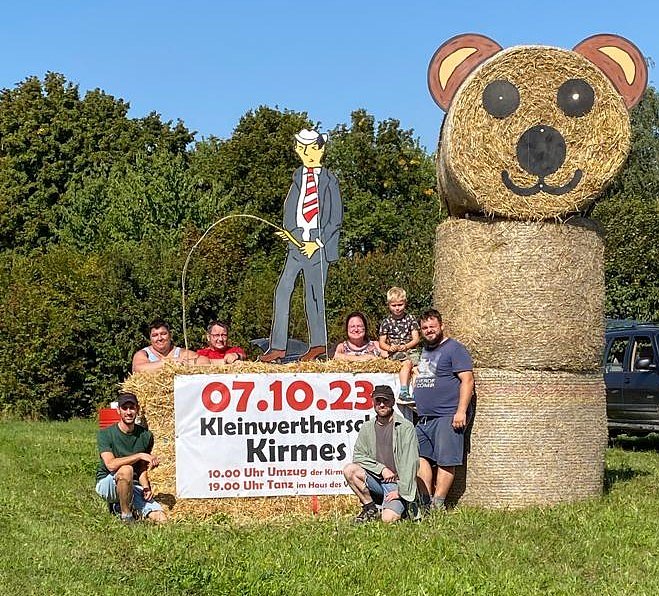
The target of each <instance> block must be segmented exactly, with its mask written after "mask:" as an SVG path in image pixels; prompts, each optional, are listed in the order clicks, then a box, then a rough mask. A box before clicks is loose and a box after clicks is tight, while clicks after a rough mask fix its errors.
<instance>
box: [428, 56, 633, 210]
mask: <svg viewBox="0 0 659 596" xmlns="http://www.w3.org/2000/svg"><path fill="white" fill-rule="evenodd" d="M569 79H583V80H585V81H586V82H587V83H588V84H589V85H590V86H591V87H592V88H593V90H594V92H595V103H594V106H593V108H592V109H591V111H590V112H589V113H587V114H585V115H584V116H581V117H570V116H567V115H565V114H564V113H563V111H562V110H561V109H560V108H559V106H558V104H557V101H556V98H557V93H558V90H559V88H560V86H561V85H562V84H563V83H564V82H565V81H567V80H569ZM496 80H505V81H508V82H510V83H512V84H513V85H514V86H515V87H517V89H518V90H519V94H520V104H519V107H518V108H517V110H516V111H515V112H514V114H512V115H510V116H508V117H506V118H495V117H493V116H492V115H490V114H489V113H488V112H487V111H486V110H485V109H484V108H483V100H482V96H483V90H484V89H485V87H486V86H487V85H488V84H489V83H490V82H492V81H496ZM538 125H545V126H551V127H552V128H554V129H556V130H557V131H559V132H560V134H561V135H562V136H563V138H564V139H565V144H566V158H565V161H564V163H563V165H562V166H561V167H560V168H559V169H558V170H557V171H556V172H554V173H552V174H549V175H548V176H547V178H546V181H545V182H546V183H547V184H550V185H552V186H556V187H560V186H563V185H565V184H567V183H568V182H570V180H571V179H572V178H573V176H574V174H575V172H576V171H577V170H581V172H582V174H583V178H582V180H581V181H580V182H579V184H578V185H577V186H576V188H574V189H573V190H571V191H569V192H566V193H565V194H561V195H558V196H557V195H553V194H549V193H545V192H539V193H537V194H534V195H532V196H528V197H524V196H519V195H517V194H515V193H513V192H512V191H510V190H508V189H507V188H506V186H505V185H504V184H503V182H502V172H504V171H506V172H508V174H509V175H510V178H511V179H512V181H513V182H514V183H515V184H516V185H518V186H520V187H532V186H533V185H534V184H536V183H537V182H538V178H537V177H536V176H533V175H532V174H530V173H529V172H527V171H526V170H524V169H523V168H522V167H521V166H520V164H519V163H518V161H517V157H516V151H517V143H518V140H519V139H520V137H521V136H522V135H523V134H524V132H525V131H526V130H527V129H529V128H531V127H534V126H538ZM630 139H631V127H630V122H629V114H628V112H627V109H626V107H625V104H624V102H623V100H622V98H621V97H620V95H619V94H618V92H617V91H616V90H615V88H614V87H613V85H612V84H611V82H610V81H609V79H608V78H607V77H606V76H605V75H604V74H603V73H602V71H600V70H599V69H598V68H597V67H595V66H594V65H593V64H592V63H591V62H590V61H589V60H587V59H586V58H585V57H583V56H581V55H580V54H577V53H575V52H571V51H567V50H561V49H558V48H550V47H544V46H517V47H513V48H509V49H506V50H504V51H502V52H500V53H499V54H497V55H496V56H494V57H493V58H491V59H489V60H487V61H486V62H484V63H483V64H482V65H481V66H480V67H479V68H477V69H476V70H475V71H474V72H473V73H472V74H470V75H469V77H468V78H467V79H466V80H465V82H464V83H463V84H462V86H461V87H460V89H459V90H458V92H457V94H456V96H455V98H454V99H453V102H452V104H451V107H450V108H449V111H448V113H447V115H446V118H445V121H444V125H443V128H442V136H441V140H440V151H439V154H438V163H437V172H438V180H439V190H440V195H441V196H442V198H443V199H444V201H445V202H446V203H447V204H448V206H449V212H450V213H451V214H452V215H455V216H460V215H462V214H464V213H467V212H469V213H485V214H487V215H498V216H504V217H510V218H514V219H532V220H542V219H562V218H563V217H564V216H565V215H567V214H570V213H575V212H583V210H584V209H586V208H587V207H588V206H589V205H590V204H591V203H592V202H593V200H594V199H595V198H596V197H597V195H599V194H600V192H601V191H602V190H603V189H604V188H605V187H606V185H607V184H608V183H609V182H610V181H611V180H612V179H613V178H614V177H615V175H616V174H617V173H618V172H619V171H620V169H621V168H622V166H623V164H624V162H625V160H626V158H627V155H628V153H629V149H630Z"/></svg>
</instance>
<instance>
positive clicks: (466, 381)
mask: <svg viewBox="0 0 659 596" xmlns="http://www.w3.org/2000/svg"><path fill="white" fill-rule="evenodd" d="M458 378H459V379H460V397H459V399H458V410H457V412H456V413H455V415H454V416H453V428H455V429H460V428H464V427H465V426H467V408H468V407H469V402H471V396H472V394H473V393H474V373H473V372H472V371H470V370H465V371H463V372H459V373H458Z"/></svg>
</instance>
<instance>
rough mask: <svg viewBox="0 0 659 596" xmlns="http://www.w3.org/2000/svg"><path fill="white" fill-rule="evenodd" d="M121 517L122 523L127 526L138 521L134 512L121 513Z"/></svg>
mask: <svg viewBox="0 0 659 596" xmlns="http://www.w3.org/2000/svg"><path fill="white" fill-rule="evenodd" d="M120 519H121V523H122V524H126V525H127V526H129V525H130V524H134V523H135V521H136V520H135V518H134V517H133V514H132V513H129V514H128V515H123V514H121V518H120Z"/></svg>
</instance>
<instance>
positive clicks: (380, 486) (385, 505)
mask: <svg viewBox="0 0 659 596" xmlns="http://www.w3.org/2000/svg"><path fill="white" fill-rule="evenodd" d="M366 488H368V492H369V493H371V497H373V501H374V502H375V503H377V504H378V505H382V509H391V510H392V511H393V512H394V513H396V514H397V515H399V516H400V517H403V514H404V513H405V510H406V509H407V507H406V505H405V501H404V500H403V499H401V498H400V497H399V498H397V499H391V501H386V502H385V500H384V498H385V496H387V495H388V494H389V493H391V492H394V491H397V490H398V484H397V483H396V482H384V481H383V480H382V479H381V478H378V477H377V476H374V475H373V474H371V473H370V472H369V471H368V470H366Z"/></svg>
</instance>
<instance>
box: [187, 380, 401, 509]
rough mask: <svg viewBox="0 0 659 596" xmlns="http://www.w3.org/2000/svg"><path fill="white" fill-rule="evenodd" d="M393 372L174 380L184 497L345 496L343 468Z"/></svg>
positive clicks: (395, 387) (394, 382) (395, 382)
mask: <svg viewBox="0 0 659 596" xmlns="http://www.w3.org/2000/svg"><path fill="white" fill-rule="evenodd" d="M376 385H390V386H391V387H392V388H393V390H394V392H395V393H397V391H398V386H399V383H398V375H395V374H392V373H374V374H371V373H369V374H366V373H359V374H350V373H318V374H309V373H278V374H275V373H273V374H234V375H227V374H222V375H220V374H217V375H178V376H176V377H175V378H174V407H175V416H176V491H177V495H178V496H179V497H182V498H203V499H207V498H218V497H262V496H271V495H331V494H348V493H350V489H349V488H348V487H347V485H346V484H345V482H344V478H343V474H342V469H343V467H344V466H345V465H346V464H347V463H349V462H351V461H352V451H353V447H354V444H355V440H356V439H357V433H358V431H359V428H360V427H361V425H362V424H363V423H364V421H365V420H368V419H369V418H371V417H372V416H374V413H373V403H372V400H371V397H370V396H371V392H372V390H373V387H374V386H376Z"/></svg>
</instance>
